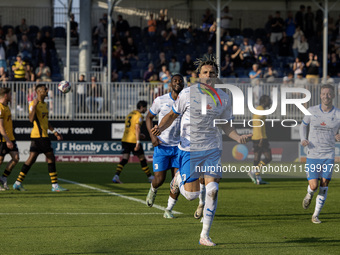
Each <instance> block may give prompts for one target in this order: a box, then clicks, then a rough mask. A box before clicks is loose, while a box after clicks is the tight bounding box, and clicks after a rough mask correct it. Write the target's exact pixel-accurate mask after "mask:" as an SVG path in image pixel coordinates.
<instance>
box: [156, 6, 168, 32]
mask: <svg viewBox="0 0 340 255" xmlns="http://www.w3.org/2000/svg"><path fill="white" fill-rule="evenodd" d="M168 22H169V20H168V10H167V9H165V10H160V11H159V17H158V20H157V23H156V34H157V35H161V34H162V31H166V30H167V29H168Z"/></svg>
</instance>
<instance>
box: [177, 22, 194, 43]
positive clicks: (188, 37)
mask: <svg viewBox="0 0 340 255" xmlns="http://www.w3.org/2000/svg"><path fill="white" fill-rule="evenodd" d="M195 36H196V35H195V34H194V31H193V29H192V26H189V27H188V30H187V31H185V32H184V34H183V37H184V39H181V38H180V39H179V41H180V42H182V43H185V44H191V43H194V41H195Z"/></svg>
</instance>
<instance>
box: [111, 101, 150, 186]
mask: <svg viewBox="0 0 340 255" xmlns="http://www.w3.org/2000/svg"><path fill="white" fill-rule="evenodd" d="M147 105H148V103H147V102H146V101H139V102H138V103H137V109H136V110H134V111H132V112H130V113H129V114H128V115H127V116H126V118H125V130H124V135H123V138H122V147H123V159H122V160H121V161H120V162H119V164H118V166H117V168H116V173H115V175H114V176H113V179H112V182H113V183H122V182H121V181H120V179H119V175H120V174H121V172H122V171H123V168H124V166H125V165H126V164H127V163H128V162H129V158H130V153H131V152H132V153H133V155H135V156H137V157H138V158H139V161H140V164H141V166H142V170H143V172H144V173H145V174H146V176H147V177H148V180H149V182H151V181H152V180H153V178H154V177H153V175H151V172H150V169H149V166H148V163H147V162H146V159H145V155H144V150H143V146H142V145H141V144H140V138H143V137H144V134H142V133H141V132H140V128H141V126H142V123H143V115H142V113H145V112H146V110H147V108H146V107H147Z"/></svg>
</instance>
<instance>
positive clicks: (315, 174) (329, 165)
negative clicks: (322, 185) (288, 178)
mask: <svg viewBox="0 0 340 255" xmlns="http://www.w3.org/2000/svg"><path fill="white" fill-rule="evenodd" d="M333 167H334V159H310V158H307V160H306V165H305V171H306V175H307V180H313V179H320V178H324V179H327V180H331V178H332V173H333Z"/></svg>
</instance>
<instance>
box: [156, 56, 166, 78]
mask: <svg viewBox="0 0 340 255" xmlns="http://www.w3.org/2000/svg"><path fill="white" fill-rule="evenodd" d="M163 65H166V68H167V69H168V67H169V63H168V61H167V60H166V58H165V53H164V52H163V51H162V52H160V53H159V59H158V60H157V62H156V72H158V73H159V72H160V71H161V69H162V66H163Z"/></svg>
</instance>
